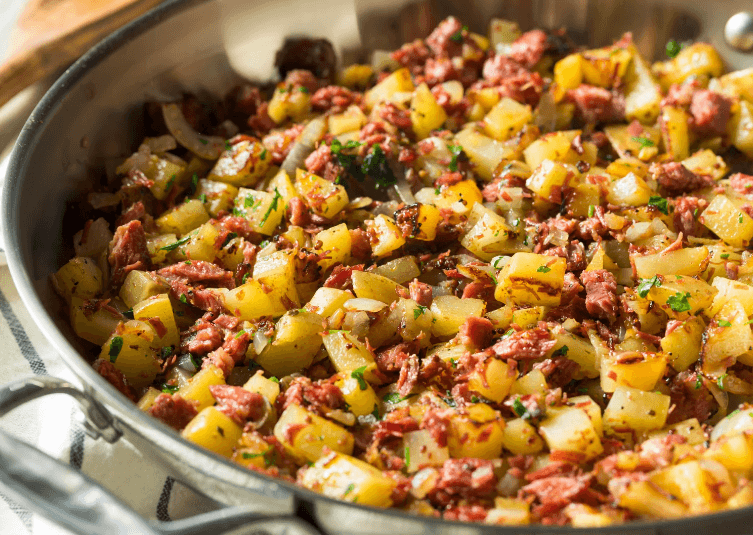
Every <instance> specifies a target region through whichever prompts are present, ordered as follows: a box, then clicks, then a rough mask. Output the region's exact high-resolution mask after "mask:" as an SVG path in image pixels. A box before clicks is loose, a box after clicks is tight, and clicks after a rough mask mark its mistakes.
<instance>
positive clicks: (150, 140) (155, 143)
mask: <svg viewBox="0 0 753 535" xmlns="http://www.w3.org/2000/svg"><path fill="white" fill-rule="evenodd" d="M143 145H146V146H147V147H149V150H150V151H151V152H152V153H153V154H154V153H157V152H167V151H169V150H175V149H176V148H178V143H177V142H176V141H175V138H174V137H173V136H168V135H164V136H159V137H147V138H144V143H143Z"/></svg>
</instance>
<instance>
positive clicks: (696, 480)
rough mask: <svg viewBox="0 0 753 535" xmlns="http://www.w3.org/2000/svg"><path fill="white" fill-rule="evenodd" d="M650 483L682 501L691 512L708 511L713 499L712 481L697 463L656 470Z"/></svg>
mask: <svg viewBox="0 0 753 535" xmlns="http://www.w3.org/2000/svg"><path fill="white" fill-rule="evenodd" d="M650 481H651V483H653V484H654V485H656V486H657V487H659V488H660V489H662V490H664V491H665V492H667V493H669V494H671V495H672V496H675V497H677V498H679V499H680V500H682V501H683V502H684V503H685V504H687V505H688V506H689V507H690V508H691V509H692V510H693V511H698V512H701V511H709V510H711V508H712V507H713V504H714V502H715V499H714V497H713V494H712V490H711V486H712V484H713V483H714V481H713V479H712V478H711V477H710V475H709V474H708V473H706V471H705V470H704V469H703V468H702V467H701V464H700V463H699V462H698V461H692V460H691V461H688V462H684V463H680V464H678V465H675V466H668V467H667V468H663V469H662V470H658V471H657V472H655V473H653V474H652V475H651V477H650Z"/></svg>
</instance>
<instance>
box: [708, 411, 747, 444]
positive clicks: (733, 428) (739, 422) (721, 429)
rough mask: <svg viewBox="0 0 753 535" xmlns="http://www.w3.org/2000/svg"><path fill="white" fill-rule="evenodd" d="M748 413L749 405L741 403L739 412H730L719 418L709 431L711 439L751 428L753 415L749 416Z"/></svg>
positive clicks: (714, 439)
mask: <svg viewBox="0 0 753 535" xmlns="http://www.w3.org/2000/svg"><path fill="white" fill-rule="evenodd" d="M746 407H747V408H746ZM750 413H751V411H750V406H749V405H743V406H741V410H740V412H738V413H732V414H730V415H728V416H727V417H726V418H724V419H723V420H721V421H720V422H719V423H718V424H716V425H715V426H714V430H713V431H711V436H710V438H711V441H712V442H715V441H716V440H718V439H719V438H721V437H723V436H726V435H736V434H738V433H742V432H744V431H751V430H753V417H751V415H750ZM722 414H724V412H723V413H722Z"/></svg>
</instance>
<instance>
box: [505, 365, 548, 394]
mask: <svg viewBox="0 0 753 535" xmlns="http://www.w3.org/2000/svg"><path fill="white" fill-rule="evenodd" d="M548 388H549V386H548V385H547V384H546V377H544V374H543V373H541V370H531V371H530V372H528V373H527V374H525V375H521V376H520V377H518V379H517V380H516V381H515V382H514V383H513V385H512V388H511V389H510V394H511V395H513V396H527V395H528V394H546V391H547V390H548Z"/></svg>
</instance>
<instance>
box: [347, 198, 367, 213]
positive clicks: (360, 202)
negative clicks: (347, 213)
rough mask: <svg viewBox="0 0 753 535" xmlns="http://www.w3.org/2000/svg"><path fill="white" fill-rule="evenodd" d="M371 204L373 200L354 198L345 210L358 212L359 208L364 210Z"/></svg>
mask: <svg viewBox="0 0 753 535" xmlns="http://www.w3.org/2000/svg"><path fill="white" fill-rule="evenodd" d="M373 202H374V200H373V199H372V198H371V197H356V198H355V199H353V200H352V201H350V202H349V203H348V206H346V208H345V209H346V210H358V209H359V208H366V207H367V206H369V205H370V204H371V203H373Z"/></svg>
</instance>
